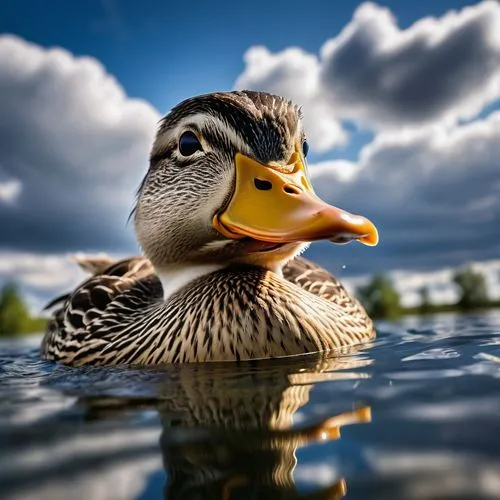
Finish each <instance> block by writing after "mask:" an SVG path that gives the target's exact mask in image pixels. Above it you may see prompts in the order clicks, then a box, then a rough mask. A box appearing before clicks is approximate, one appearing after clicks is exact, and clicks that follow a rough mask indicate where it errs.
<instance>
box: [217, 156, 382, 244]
mask: <svg viewBox="0 0 500 500" xmlns="http://www.w3.org/2000/svg"><path fill="white" fill-rule="evenodd" d="M235 163H236V186H235V190H234V193H233V196H232V198H231V200H230V202H229V205H228V206H227V208H226V209H225V210H224V211H223V212H222V213H219V214H216V215H215V217H214V219H213V226H214V228H215V229H216V230H217V231H219V232H220V233H222V234H223V235H224V236H226V237H227V238H232V239H238V238H244V237H245V236H247V237H250V238H253V239H256V240H259V241H266V242H271V243H292V242H306V241H315V240H324V239H326V240H331V241H333V242H335V243H347V242H349V241H351V240H358V241H360V242H361V243H364V244H365V245H370V246H374V245H376V244H377V243H378V233H377V229H376V227H375V226H374V225H373V224H372V223H371V222H370V221H369V220H368V219H365V218H364V217H361V216H359V215H352V214H350V213H348V212H345V211H344V210H341V209H340V208H336V207H333V206H331V205H328V203H325V202H324V201H323V200H321V199H320V198H318V197H317V196H316V194H315V193H314V191H313V188H312V185H311V183H310V182H309V179H308V177H307V174H306V170H305V166H304V162H303V161H302V158H301V155H300V154H299V153H298V152H295V153H294V154H293V155H292V158H291V159H290V163H289V165H287V166H286V167H278V166H275V165H263V164H261V163H259V162H257V161H255V160H253V159H251V158H249V157H248V156H244V155H242V154H240V153H237V154H236V158H235Z"/></svg>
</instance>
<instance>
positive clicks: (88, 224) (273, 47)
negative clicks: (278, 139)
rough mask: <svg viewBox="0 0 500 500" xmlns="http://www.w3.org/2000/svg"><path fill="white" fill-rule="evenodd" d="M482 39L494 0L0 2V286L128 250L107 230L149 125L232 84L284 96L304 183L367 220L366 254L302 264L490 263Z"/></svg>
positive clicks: (128, 198)
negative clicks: (297, 117) (69, 261)
mask: <svg viewBox="0 0 500 500" xmlns="http://www.w3.org/2000/svg"><path fill="white" fill-rule="evenodd" d="M468 6H470V7H469V8H468ZM499 33H500V5H499V4H498V3H495V2H493V1H483V2H467V1H459V0H455V1H452V0H437V1H432V2H431V1H420V2H403V1H390V2H378V3H376V4H373V3H366V2H365V3H363V2H356V1H333V0H331V1H329V2H326V1H319V0H312V1H308V2H303V3H300V4H299V3H297V4H296V5H294V4H291V3H290V2H284V1H280V2H278V1H261V0H258V1H255V2H252V3H249V2H247V3H235V2H229V1H220V2H201V1H198V2H189V3H183V2H175V3H174V2H157V1H143V2H132V1H125V0H101V1H88V2H79V3H74V4H72V3H70V2H63V1H51V2H45V3H42V2H35V1H13V0H7V1H6V2H4V3H3V5H2V14H1V16H0V114H1V115H2V116H3V117H4V119H3V120H2V123H1V124H0V224H1V225H2V228H3V231H2V234H0V254H2V255H3V261H4V262H6V263H7V264H6V265H5V269H3V268H2V266H1V265H0V279H2V278H3V279H7V278H11V277H13V276H14V277H15V278H17V279H19V280H20V281H21V282H23V283H24V284H25V285H26V289H30V290H35V291H37V293H38V294H39V295H40V294H41V293H47V294H48V293H49V292H51V291H52V289H55V288H56V287H64V286H69V283H70V282H71V280H75V279H77V278H78V276H79V275H77V274H75V273H74V272H73V271H71V267H66V264H64V263H63V262H66V260H65V259H66V255H67V254H68V253H71V252H77V251H80V250H81V251H86V252H97V251H100V250H103V251H106V252H109V253H111V254H116V255H123V254H127V253H133V252H136V251H137V247H136V245H135V243H134V237H133V234H132V230H131V227H126V224H125V221H126V218H127V215H128V212H129V211H130V208H131V206H132V204H133V192H134V190H135V187H136V186H137V184H138V182H139V181H140V179H141V177H142V176H143V175H144V172H145V170H146V168H147V157H148V153H149V149H150V146H151V141H152V138H153V136H154V133H155V128H156V123H157V121H158V119H159V118H160V117H161V116H162V115H163V114H165V113H166V112H168V111H169V109H170V108H171V107H172V106H174V105H175V104H177V103H178V102H179V101H181V100H183V99H185V98H187V97H190V96H192V95H196V94H202V93H206V92H210V91H214V90H231V89H234V88H242V87H245V88H251V89H255V90H266V91H271V92H275V93H279V94H283V95H286V96H288V97H290V98H292V99H293V100H294V101H296V102H298V103H299V104H300V105H302V107H303V111H304V116H305V127H306V133H307V134H308V137H309V142H310V144H311V153H310V155H309V163H310V169H311V175H312V177H313V182H314V184H315V186H316V188H317V190H318V192H319V193H320V195H322V196H323V197H325V198H326V199H328V201H330V202H331V203H333V204H337V205H339V206H342V207H344V208H347V209H349V210H351V211H353V212H359V213H362V214H364V215H367V216H369V217H371V218H372V219H373V220H375V222H376V223H377V225H378V226H379V229H380V235H381V244H380V245H379V247H377V248H376V249H367V248H364V247H361V246H360V245H355V244H354V245H349V246H347V247H335V248H333V247H332V245H326V244H319V245H315V246H314V247H313V248H312V250H311V252H310V254H309V255H310V256H311V257H312V258H314V259H316V260H318V261H319V262H320V263H322V264H323V265H325V266H327V267H329V268H330V269H331V270H333V271H334V272H337V273H340V274H342V275H346V276H351V275H353V276H360V275H367V274H369V273H373V272H391V273H401V272H403V273H416V274H415V275H412V276H417V275H418V276H420V277H421V276H424V274H425V273H431V274H432V273H434V274H432V276H433V278H432V279H434V280H435V281H436V280H437V282H436V283H437V284H436V290H437V289H438V288H439V287H441V288H442V287H443V283H442V282H440V281H439V280H441V281H442V280H443V279H444V278H442V277H439V276H441V275H439V272H441V271H440V270H441V269H443V268H450V267H455V266H460V265H463V264H464V263H467V262H471V261H474V262H479V263H482V264H480V265H483V266H486V265H487V264H485V263H488V262H489V263H492V262H493V264H491V265H492V266H496V265H497V264H495V263H494V262H496V260H497V259H498V254H499V253H500V233H499V232H498V226H499V223H500V201H499V200H500V181H499V180H498V179H499V177H500V176H498V174H497V173H496V172H497V170H498V165H497V163H496V161H497V160H496V158H498V157H500V147H499V146H498V144H499V143H500V112H499V109H500V35H499ZM61 49H63V50H61ZM89 56H90V59H89ZM485 269H486V268H485ZM495 269H496V267H495ZM499 269H500V267H499ZM62 270H63V271H64V272H63V273H62V274H64V276H65V279H61V280H59V281H58V280H54V276H56V275H59V274H61V272H62ZM436 273H438V274H437V275H436ZM495 273H496V274H495V275H497V274H498V272H497V271H495ZM405 276H408V274H406V275H405ZM429 276H430V274H429ZM436 276H438V277H437V278H436ZM419 279H420V278H419ZM408 282H409V279H408V278H407V281H406V283H408ZM438 282H439V283H438ZM414 283H417V284H419V285H418V286H420V285H421V283H422V280H421V279H420V281H419V280H418V279H415V280H414ZM438 285H439V286H438ZM405 286H406V285H405ZM416 286H417V285H415V286H414V288H415V287H416ZM492 287H493V288H495V287H498V290H499V294H500V284H499V283H496V282H495V283H493V284H492ZM495 289H496V288H495ZM446 293H448V299H449V297H450V296H451V295H450V293H451V292H450V290H449V289H448V291H447V292H446ZM437 295H438V292H436V296H437Z"/></svg>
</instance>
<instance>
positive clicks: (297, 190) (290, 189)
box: [283, 184, 300, 194]
mask: <svg viewBox="0 0 500 500" xmlns="http://www.w3.org/2000/svg"><path fill="white" fill-rule="evenodd" d="M283 191H285V193H288V194H300V188H298V187H297V186H292V185H291V184H285V185H284V186H283Z"/></svg>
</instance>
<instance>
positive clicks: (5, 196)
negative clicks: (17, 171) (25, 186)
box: [0, 179, 22, 205]
mask: <svg viewBox="0 0 500 500" xmlns="http://www.w3.org/2000/svg"><path fill="white" fill-rule="evenodd" d="M21 189H22V184H21V183H20V182H19V181H18V180H17V179H11V180H9V181H5V182H0V202H1V203H5V204H8V205H10V204H12V203H14V202H15V200H16V199H17V197H18V196H19V195H20V194H21Z"/></svg>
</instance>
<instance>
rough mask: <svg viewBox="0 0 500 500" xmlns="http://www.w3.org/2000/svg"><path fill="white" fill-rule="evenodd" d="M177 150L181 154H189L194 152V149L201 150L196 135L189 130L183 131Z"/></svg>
mask: <svg viewBox="0 0 500 500" xmlns="http://www.w3.org/2000/svg"><path fill="white" fill-rule="evenodd" d="M179 151H180V152H181V155H182V156H191V155H193V154H195V153H196V151H203V148H202V147H201V143H200V141H199V140H198V137H196V135H195V134H194V133H193V132H191V131H187V132H184V133H183V134H182V135H181V137H180V139H179Z"/></svg>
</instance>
